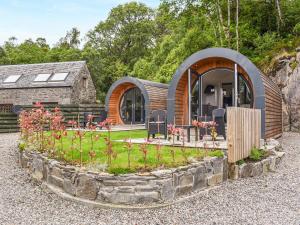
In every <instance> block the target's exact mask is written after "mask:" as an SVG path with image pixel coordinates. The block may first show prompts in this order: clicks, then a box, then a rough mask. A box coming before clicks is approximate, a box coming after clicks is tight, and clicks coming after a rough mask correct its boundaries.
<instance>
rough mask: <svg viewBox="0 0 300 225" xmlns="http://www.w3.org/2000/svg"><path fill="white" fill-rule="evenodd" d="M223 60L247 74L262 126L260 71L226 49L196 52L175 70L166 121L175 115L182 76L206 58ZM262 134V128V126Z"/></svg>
mask: <svg viewBox="0 0 300 225" xmlns="http://www.w3.org/2000/svg"><path fill="white" fill-rule="evenodd" d="M215 57H216V58H224V59H228V60H230V61H232V62H234V63H236V64H238V66H240V67H241V68H243V70H244V71H245V72H246V73H247V74H248V76H249V78H250V80H251V83H252V86H253V92H254V96H255V97H254V107H255V108H257V109H261V110H262V114H261V115H262V124H264V121H265V88H264V84H263V80H262V77H261V71H260V70H259V69H258V68H257V67H256V66H255V65H254V64H253V63H252V62H251V61H250V60H249V59H248V58H247V57H246V56H244V55H242V54H241V53H239V52H237V51H234V50H232V49H228V48H207V49H204V50H201V51H198V52H196V53H194V54H193V55H191V56H190V57H188V58H187V59H186V60H185V61H184V62H183V63H182V64H181V65H180V66H179V67H178V69H177V70H176V72H175V74H174V75H173V78H172V81H171V83H170V87H169V91H168V121H172V120H173V118H174V113H175V108H174V105H175V93H176V88H177V85H178V82H179V80H180V78H181V77H182V76H183V74H184V73H185V72H186V71H187V70H188V69H189V68H190V67H191V66H192V65H194V64H195V63H197V62H199V61H201V60H204V59H207V58H215ZM262 134H264V126H262Z"/></svg>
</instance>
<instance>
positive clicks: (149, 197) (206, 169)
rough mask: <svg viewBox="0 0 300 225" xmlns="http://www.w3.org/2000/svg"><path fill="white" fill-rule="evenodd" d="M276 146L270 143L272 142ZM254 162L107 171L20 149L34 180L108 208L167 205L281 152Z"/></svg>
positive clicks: (258, 170) (254, 171) (212, 160)
mask: <svg viewBox="0 0 300 225" xmlns="http://www.w3.org/2000/svg"><path fill="white" fill-rule="evenodd" d="M274 148H275V147H274ZM272 151H273V154H272V155H270V156H269V157H268V158H266V159H264V160H262V161H260V162H256V163H244V164H243V165H239V166H238V165H233V166H229V167H228V163H227V157H226V156H225V157H224V158H216V157H209V158H205V159H204V160H203V161H199V162H194V163H191V164H189V165H187V166H181V167H178V168H174V169H166V170H157V171H152V172H149V173H144V174H142V173H134V174H124V175H112V174H108V173H96V172H91V171H86V170H81V169H80V168H79V167H75V166H70V165H66V164H64V163H62V162H59V161H57V160H54V159H50V158H48V157H47V155H45V154H42V153H38V152H34V151H28V150H25V151H22V152H21V151H20V152H19V163H20V165H21V167H23V168H26V169H27V171H28V173H29V174H30V176H31V177H32V178H33V179H34V180H35V181H37V182H39V183H42V184H43V185H44V186H47V187H48V188H49V189H50V190H51V191H53V192H54V193H56V194H58V195H60V196H62V197H64V198H66V199H69V200H73V201H77V202H78V201H79V202H82V203H84V204H88V205H94V206H100V207H110V208H145V207H146V208H152V207H162V206H167V205H169V204H171V203H173V202H176V201H177V200H178V199H179V198H182V197H185V196H186V195H189V194H191V193H192V192H194V191H198V190H203V189H208V188H210V187H213V186H215V185H218V184H220V183H222V182H225V181H227V179H228V177H230V178H232V179H238V178H244V177H252V176H258V175H260V174H262V173H266V172H268V171H274V170H275V167H276V165H277V164H278V163H279V161H280V159H281V157H282V156H283V155H284V153H283V152H278V151H275V150H272Z"/></svg>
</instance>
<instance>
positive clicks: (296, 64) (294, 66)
mask: <svg viewBox="0 0 300 225" xmlns="http://www.w3.org/2000/svg"><path fill="white" fill-rule="evenodd" d="M297 66H298V63H297V61H294V62H292V63H290V67H291V68H292V70H294V69H296V67H297Z"/></svg>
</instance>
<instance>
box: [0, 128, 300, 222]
mask: <svg viewBox="0 0 300 225" xmlns="http://www.w3.org/2000/svg"><path fill="white" fill-rule="evenodd" d="M16 140H17V135H16V134H1V135H0V224H1V225H6V224H7V225H15V224H16V225H17V224H26V225H27V224H80V225H83V224H88V225H90V224H132V225H135V224H136V225H141V224H176V225H179V224H268V225H269V224H282V225H286V224H292V225H299V224H300V176H299V175H300V135H299V134H292V133H286V134H285V135H284V138H283V146H284V150H285V151H286V153H287V154H286V156H285V157H284V158H283V160H282V162H281V164H280V166H279V168H278V169H277V172H275V173H269V174H268V175H265V176H260V177H257V178H249V179H242V180H238V181H233V182H231V181H230V182H227V183H225V184H222V185H221V186H219V187H218V188H216V189H213V190H212V191H210V192H209V193H208V194H207V193H200V194H198V195H197V196H196V197H194V198H193V199H189V200H187V201H185V202H182V203H177V204H175V205H172V206H170V207H166V208H161V209H152V210H143V211H128V210H115V209H114V210H113V209H94V208H91V207H87V206H83V205H79V204H78V203H73V202H68V201H65V200H62V199H61V198H60V197H58V196H56V195H54V194H51V193H49V192H47V191H46V190H43V189H42V188H41V187H39V186H37V185H35V184H33V183H32V182H31V181H30V179H29V177H28V175H27V174H26V173H25V172H24V171H23V170H22V169H20V168H19V166H18V164H17V163H16V153H15V150H16Z"/></svg>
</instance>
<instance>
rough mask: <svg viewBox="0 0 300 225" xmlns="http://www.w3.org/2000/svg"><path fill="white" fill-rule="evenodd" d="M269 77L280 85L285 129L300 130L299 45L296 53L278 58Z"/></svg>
mask: <svg viewBox="0 0 300 225" xmlns="http://www.w3.org/2000/svg"><path fill="white" fill-rule="evenodd" d="M269 76H270V78H271V79H272V80H273V81H274V82H275V83H276V84H277V85H278V86H279V87H280V89H281V90H282V97H283V126H284V130H285V131H290V130H291V131H299V130H300V47H298V48H297V49H296V55H290V56H283V57H281V58H278V63H277V65H276V68H275V70H274V72H272V73H270V74H269Z"/></svg>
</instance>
